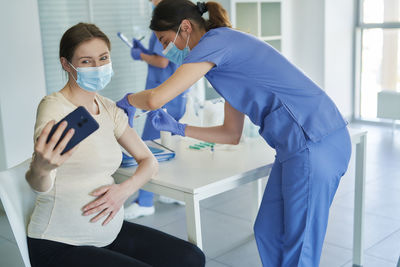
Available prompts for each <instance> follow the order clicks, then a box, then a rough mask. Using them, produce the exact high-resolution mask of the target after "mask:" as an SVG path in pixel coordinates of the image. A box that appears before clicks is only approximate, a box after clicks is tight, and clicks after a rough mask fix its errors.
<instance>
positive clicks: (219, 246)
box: [0, 124, 400, 267]
mask: <svg viewBox="0 0 400 267" xmlns="http://www.w3.org/2000/svg"><path fill="white" fill-rule="evenodd" d="M354 126H356V127H362V128H365V129H367V130H368V131H369V133H368V149H367V184H366V199H365V200H366V214H365V239H364V241H365V265H364V266H366V267H386V266H388V267H390V266H393V267H394V266H396V262H397V259H398V257H399V255H400V130H397V132H395V133H394V134H393V132H392V130H391V128H383V127H377V126H369V125H360V124H356V125H354ZM353 191H354V161H353V160H352V161H351V163H350V167H349V171H348V173H347V174H346V175H345V176H344V177H343V178H342V182H341V184H340V186H339V189H338V192H337V194H336V197H335V199H334V203H333V205H332V208H331V214H330V219H329V225H328V231H327V235H326V239H325V244H324V248H323V252H322V258H321V264H320V266H322V267H331V266H332V267H338V266H346V267H349V266H351V258H352V250H351V248H352V234H353V231H352V224H353V198H354V194H353ZM250 193H251V187H250V186H249V185H247V186H243V187H241V188H238V189H235V190H232V191H230V192H227V193H224V194H221V195H218V196H216V197H213V198H210V199H207V200H204V201H202V202H201V216H202V230H203V239H204V240H203V243H204V252H205V254H206V256H207V267H226V266H238V267H252V266H261V262H260V260H259V257H258V252H257V246H256V243H255V241H254V237H253V236H252V225H253V218H254V216H255V212H254V210H253V209H251V208H249V207H251V206H252V198H251V197H250ZM156 210H157V212H156V214H155V215H153V216H149V217H144V218H139V219H137V220H134V222H136V223H140V224H144V225H148V226H151V227H154V228H157V229H160V230H162V231H165V232H167V233H170V234H173V235H175V236H178V237H180V238H184V239H185V238H186V222H185V208H184V207H182V206H178V205H167V204H162V203H158V202H157V203H156ZM0 266H4V267H13V266H16V267H17V266H23V264H22V260H21V259H20V256H19V253H18V250H17V247H16V244H15V242H14V240H13V236H12V233H11V231H10V227H9V225H8V222H7V219H6V217H5V215H4V213H0Z"/></svg>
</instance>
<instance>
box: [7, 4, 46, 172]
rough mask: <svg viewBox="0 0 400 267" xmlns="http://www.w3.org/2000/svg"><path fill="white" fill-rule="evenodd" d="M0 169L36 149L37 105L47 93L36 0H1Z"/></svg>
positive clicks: (27, 155)
mask: <svg viewBox="0 0 400 267" xmlns="http://www.w3.org/2000/svg"><path fill="white" fill-rule="evenodd" d="M0 35H1V36H2V41H1V42H0V51H1V53H2V56H1V58H2V60H1V64H0V75H1V81H0V85H1V87H0V170H2V169H6V168H9V167H12V166H13V165H16V164H18V163H20V162H21V161H23V160H25V159H27V158H28V157H30V156H31V155H32V152H33V127H34V123H35V119H36V108H37V105H38V103H39V101H40V99H41V98H42V97H43V96H44V95H45V94H46V89H45V79H44V68H43V56H42V44H41V37H40V27H39V14H38V7H37V1H36V0H18V1H5V0H2V1H0Z"/></svg>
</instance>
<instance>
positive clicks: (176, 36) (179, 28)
mask: <svg viewBox="0 0 400 267" xmlns="http://www.w3.org/2000/svg"><path fill="white" fill-rule="evenodd" d="M181 25H182V24H179V27H178V31H177V32H176V35H175V39H174V44H175V41H176V38H178V34H179V31H180V30H181Z"/></svg>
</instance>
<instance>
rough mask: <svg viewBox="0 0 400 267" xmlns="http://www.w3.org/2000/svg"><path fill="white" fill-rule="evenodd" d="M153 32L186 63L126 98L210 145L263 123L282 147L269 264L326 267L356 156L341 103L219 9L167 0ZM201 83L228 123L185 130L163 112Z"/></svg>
mask: <svg viewBox="0 0 400 267" xmlns="http://www.w3.org/2000/svg"><path fill="white" fill-rule="evenodd" d="M204 13H208V19H205V18H203V14H204ZM150 29H151V30H153V31H154V33H155V34H156V36H157V38H158V40H159V41H160V42H161V44H163V47H164V49H165V55H166V57H167V58H169V59H172V58H174V59H175V60H177V61H178V60H179V61H180V62H181V63H182V65H180V67H179V68H178V69H177V70H176V71H175V73H174V74H173V75H172V76H171V77H170V78H169V79H168V80H167V81H165V82H164V83H162V84H160V85H159V86H157V87H155V88H153V89H150V90H146V91H142V92H139V93H136V94H131V95H128V101H129V103H130V104H131V105H133V106H135V107H137V108H141V109H145V110H155V111H153V112H152V113H151V114H150V115H149V117H152V119H151V120H152V123H153V125H154V126H155V128H156V129H158V130H162V131H170V132H172V133H174V134H179V135H182V136H189V137H192V138H196V139H200V140H203V141H207V142H215V143H224V144H237V143H238V142H239V140H240V137H241V134H242V130H243V123H244V117H245V115H247V116H248V117H249V118H250V120H251V121H252V122H253V123H254V124H255V125H257V126H260V130H259V133H260V135H261V136H262V137H263V138H264V139H265V141H266V142H267V143H268V144H269V145H270V146H271V147H272V148H275V150H276V160H275V162H274V164H273V167H272V170H271V173H270V175H269V179H268V184H267V187H266V189H265V192H264V196H263V200H262V203H261V206H260V209H259V211H258V215H257V219H256V222H255V225H254V235H255V240H256V242H257V247H258V251H259V255H260V258H261V261H262V264H263V266H268V267H274V266H276V267H278V266H279V267H280V266H301V267H317V266H319V261H320V256H321V250H322V245H323V242H324V237H325V232H326V227H327V224H328V217H329V208H330V205H331V203H332V200H333V198H334V196H335V193H336V189H337V187H338V185H339V182H340V180H341V177H342V176H343V175H344V173H345V172H346V170H347V166H348V163H349V159H350V155H351V142H350V136H349V133H348V130H347V128H346V124H347V122H346V121H345V120H344V118H343V117H342V115H341V114H340V112H339V110H338V108H337V107H336V105H335V103H334V102H333V101H332V100H331V98H330V97H329V96H328V95H327V94H326V93H325V92H324V91H323V90H322V89H321V88H320V87H319V86H318V85H317V84H315V83H314V82H313V81H312V80H311V79H310V78H309V77H307V76H306V75H305V74H304V72H302V71H301V70H300V69H298V68H297V67H296V66H294V65H293V64H292V63H291V62H289V61H288V60H287V59H286V58H285V57H284V56H283V55H282V54H280V53H279V52H278V51H277V50H275V49H274V48H273V47H271V46H270V45H269V44H267V43H266V42H264V41H263V40H260V39H258V38H256V37H254V36H252V35H250V34H247V33H244V32H241V31H238V30H234V29H232V28H231V24H230V22H229V18H228V15H227V12H226V10H225V9H224V8H223V7H222V6H221V5H220V4H219V3H217V2H212V1H210V2H206V3H204V2H197V4H195V3H193V2H192V1H189V0H163V1H162V2H161V3H160V4H159V5H158V6H157V7H156V8H155V9H154V12H153V16H152V20H151V24H150ZM202 76H205V77H206V78H207V80H208V81H209V82H210V83H211V84H212V86H213V87H214V89H215V90H216V91H217V92H218V93H219V94H220V95H221V96H222V97H223V98H224V99H225V100H226V101H225V110H224V116H225V117H224V122H223V124H222V125H219V126H215V127H195V126H190V125H186V124H182V123H179V122H177V121H176V120H174V118H172V117H171V116H170V115H169V114H168V113H166V112H164V111H163V110H162V109H160V107H162V106H163V105H164V104H165V103H166V102H168V101H169V100H170V99H173V98H174V97H176V96H177V95H179V94H181V93H182V92H183V91H184V90H185V88H187V87H188V86H191V85H192V84H194V83H195V82H196V81H198V80H199V79H200V78H201V77H202Z"/></svg>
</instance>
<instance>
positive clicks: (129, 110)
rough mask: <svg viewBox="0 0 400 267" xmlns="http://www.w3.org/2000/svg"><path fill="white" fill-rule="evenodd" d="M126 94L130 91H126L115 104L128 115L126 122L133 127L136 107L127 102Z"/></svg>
mask: <svg viewBox="0 0 400 267" xmlns="http://www.w3.org/2000/svg"><path fill="white" fill-rule="evenodd" d="M128 95H130V93H127V94H126V95H125V96H124V97H123V98H122V99H121V100H119V101H118V102H117V106H118V107H119V108H121V109H123V110H124V111H125V113H126V115H128V123H129V126H131V128H132V127H133V117H134V116H135V112H136V108H135V107H134V106H132V105H131V104H129V101H128Z"/></svg>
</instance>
